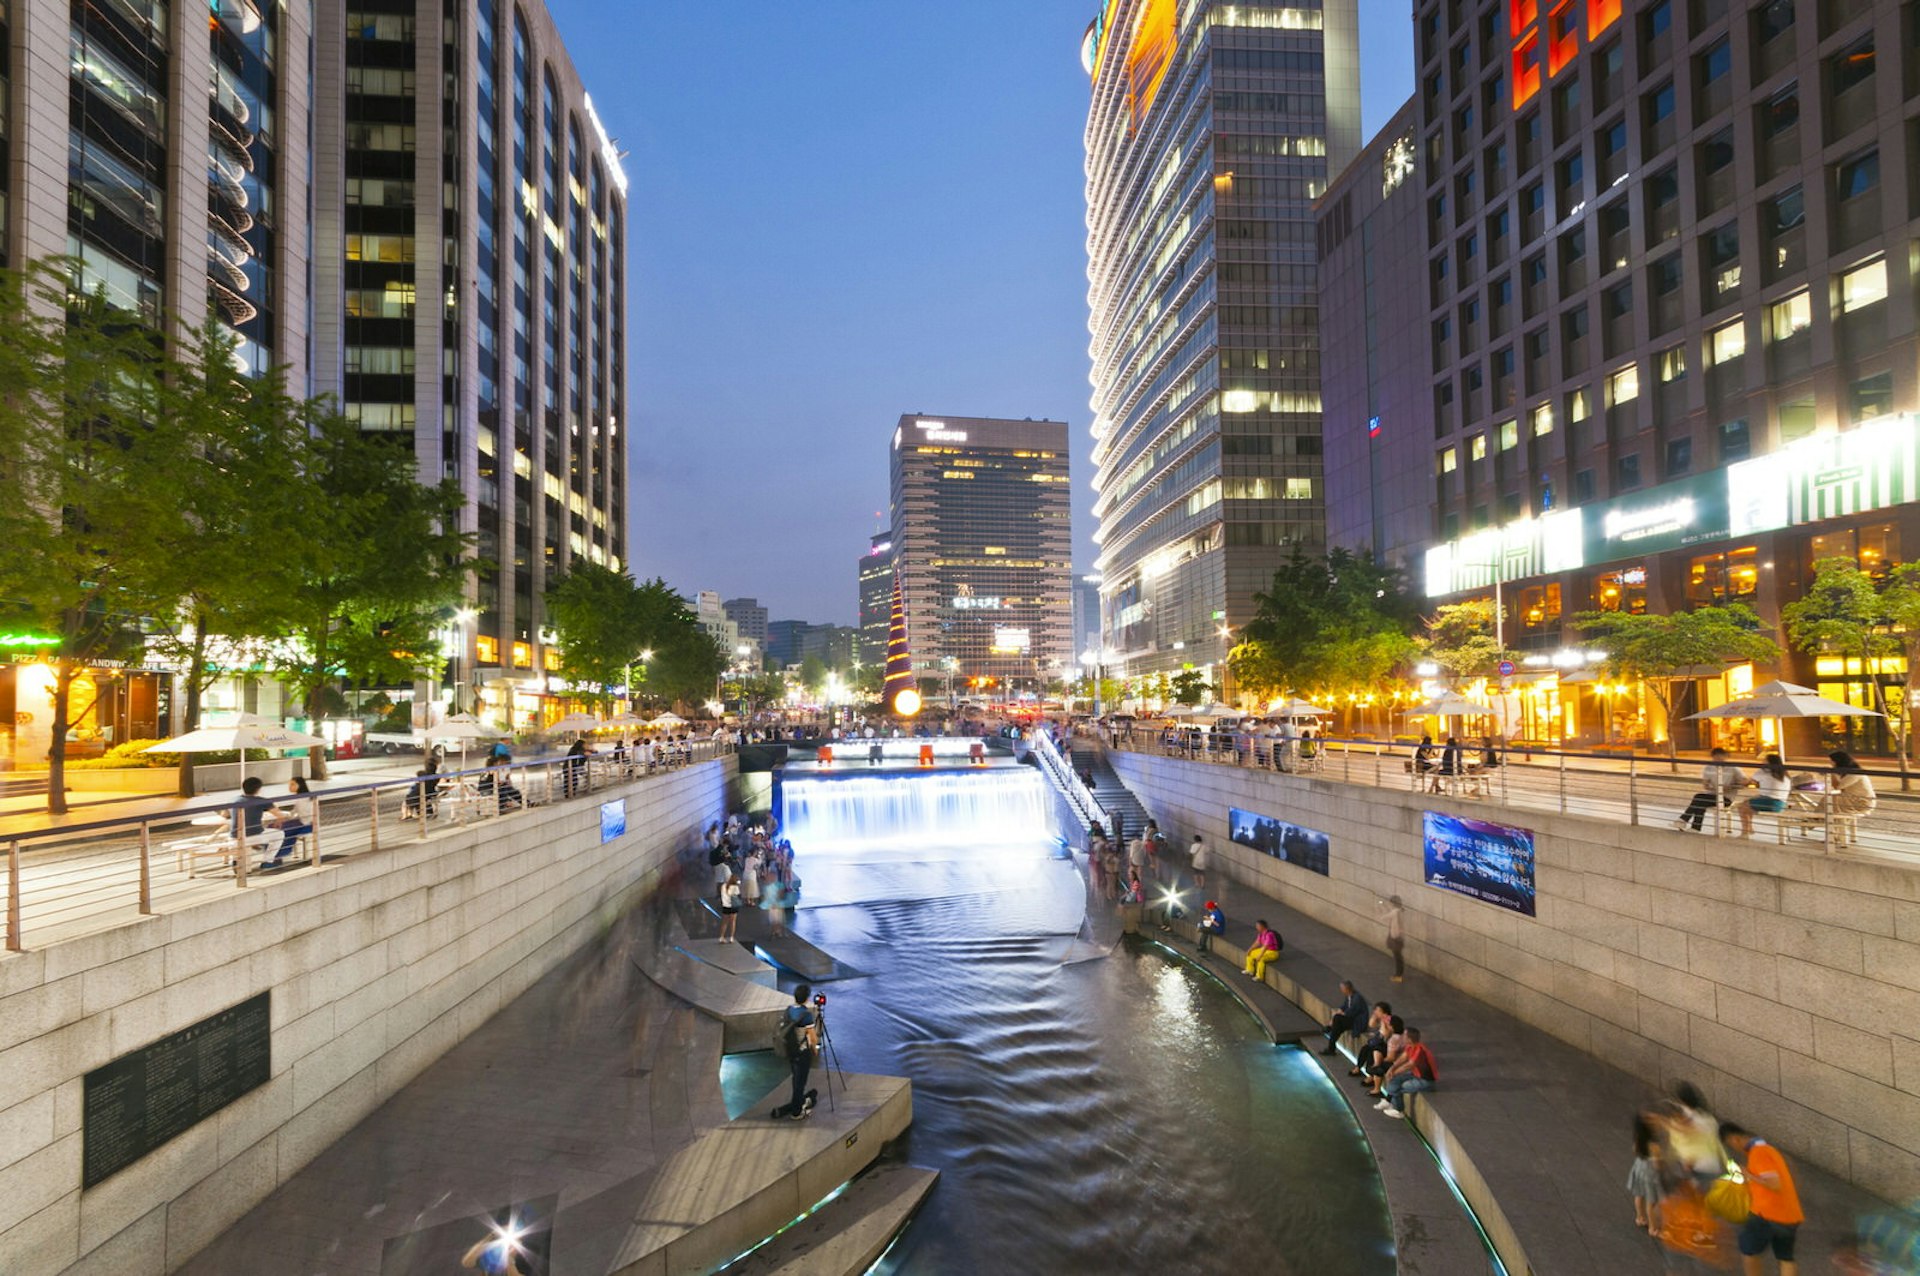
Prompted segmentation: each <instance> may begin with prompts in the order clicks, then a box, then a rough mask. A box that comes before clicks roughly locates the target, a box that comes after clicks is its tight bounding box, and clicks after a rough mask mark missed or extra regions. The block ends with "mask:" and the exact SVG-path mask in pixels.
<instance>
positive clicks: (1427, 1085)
mask: <svg viewBox="0 0 1920 1276" xmlns="http://www.w3.org/2000/svg"><path fill="white" fill-rule="evenodd" d="M1439 1081H1440V1073H1439V1070H1438V1068H1436V1067H1435V1066H1434V1062H1433V1051H1431V1050H1429V1049H1427V1047H1425V1046H1424V1045H1421V1044H1420V1030H1419V1029H1418V1028H1409V1029H1407V1048H1406V1049H1405V1050H1403V1051H1401V1053H1400V1058H1399V1060H1398V1061H1397V1062H1396V1063H1395V1064H1394V1065H1393V1066H1392V1067H1390V1068H1388V1069H1387V1075H1386V1076H1385V1077H1384V1078H1383V1079H1382V1081H1381V1083H1380V1093H1381V1095H1382V1096H1383V1097H1382V1098H1381V1100H1380V1102H1378V1103H1376V1104H1374V1105H1373V1106H1374V1107H1376V1108H1378V1109H1380V1110H1381V1111H1382V1112H1384V1113H1386V1114H1387V1115H1388V1116H1390V1117H1394V1118H1396V1119H1397V1120H1402V1121H1404V1120H1406V1117H1407V1109H1406V1100H1404V1099H1402V1098H1401V1097H1400V1096H1401V1095H1404V1094H1418V1093H1419V1092H1420V1091H1422V1090H1431V1089H1433V1087H1434V1086H1435V1085H1437V1084H1438V1083H1439Z"/></svg>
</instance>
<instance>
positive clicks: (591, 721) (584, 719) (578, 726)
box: [547, 713, 600, 731]
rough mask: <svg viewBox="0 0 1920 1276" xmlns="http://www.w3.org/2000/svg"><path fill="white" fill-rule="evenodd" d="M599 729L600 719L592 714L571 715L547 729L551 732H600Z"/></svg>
mask: <svg viewBox="0 0 1920 1276" xmlns="http://www.w3.org/2000/svg"><path fill="white" fill-rule="evenodd" d="M599 729H600V719H598V718H596V717H594V716H593V715H592V714H590V713H569V714H568V715H567V716H566V717H564V718H562V719H560V721H558V722H556V723H554V724H553V725H552V726H550V727H548V728H547V730H549V731H598V730H599Z"/></svg>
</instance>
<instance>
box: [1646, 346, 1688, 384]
mask: <svg viewBox="0 0 1920 1276" xmlns="http://www.w3.org/2000/svg"><path fill="white" fill-rule="evenodd" d="M1653 362H1654V366H1655V367H1656V368H1657V369H1658V370H1659V373H1660V379H1661V380H1662V381H1678V380H1679V379H1680V378H1681V377H1684V376H1686V375H1687V348H1686V347H1685V346H1669V347H1668V348H1667V349H1665V350H1661V351H1658V352H1657V353H1656V354H1655V355H1654V356H1653Z"/></svg>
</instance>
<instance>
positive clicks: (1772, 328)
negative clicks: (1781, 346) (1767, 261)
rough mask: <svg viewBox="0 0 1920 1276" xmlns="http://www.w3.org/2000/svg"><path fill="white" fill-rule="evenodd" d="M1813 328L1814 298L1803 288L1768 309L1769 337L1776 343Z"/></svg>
mask: <svg viewBox="0 0 1920 1276" xmlns="http://www.w3.org/2000/svg"><path fill="white" fill-rule="evenodd" d="M1811 327H1813V298H1812V297H1811V296H1809V295H1808V293H1807V290H1806V289H1805V288H1802V289H1801V290H1800V291H1799V292H1796V293H1793V294H1792V295H1791V296H1787V297H1782V298H1781V299H1780V300H1779V301H1776V302H1774V303H1773V304H1772V305H1770V306H1768V307H1767V336H1768V338H1769V339H1771V340H1774V341H1785V340H1786V339H1787V338H1789V337H1792V336H1795V335H1797V334H1799V333H1802V332H1805V331H1806V330H1807V329H1808V328H1811Z"/></svg>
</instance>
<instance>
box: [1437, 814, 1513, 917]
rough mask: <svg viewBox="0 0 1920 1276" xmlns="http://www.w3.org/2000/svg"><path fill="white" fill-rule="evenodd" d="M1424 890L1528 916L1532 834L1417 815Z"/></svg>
mask: <svg viewBox="0 0 1920 1276" xmlns="http://www.w3.org/2000/svg"><path fill="white" fill-rule="evenodd" d="M1420 823H1421V837H1422V841H1424V842H1425V844H1426V873H1427V885H1429V886H1434V887H1438V888H1439V889H1441V890H1443V891H1453V892H1454V893H1456V894H1459V895H1470V896H1472V897H1473V898H1474V899H1478V900H1483V901H1485V902H1486V903H1489V904H1497V905H1499V906H1500V907H1501V908H1510V909H1512V910H1513V911H1514V912H1516V913H1525V914H1526V915H1527V916H1528V917H1532V916H1533V830H1532V829H1516V828H1509V827H1507V826H1506V825H1505V824H1491V823H1488V822H1487V821H1486V820H1470V819H1467V818H1466V817H1465V816H1462V815H1448V814H1447V813H1446V812H1444V811H1427V812H1425V813H1423V815H1422V816H1421V821H1420Z"/></svg>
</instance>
